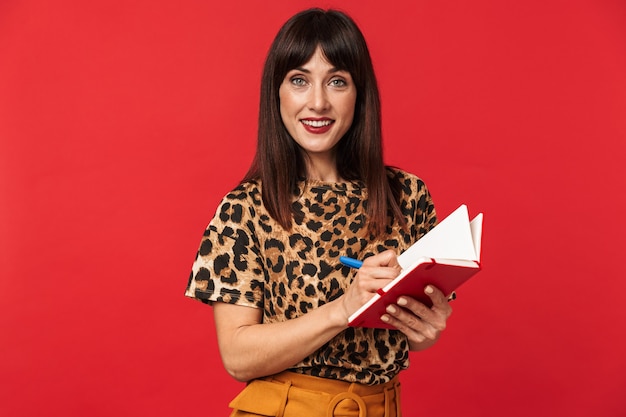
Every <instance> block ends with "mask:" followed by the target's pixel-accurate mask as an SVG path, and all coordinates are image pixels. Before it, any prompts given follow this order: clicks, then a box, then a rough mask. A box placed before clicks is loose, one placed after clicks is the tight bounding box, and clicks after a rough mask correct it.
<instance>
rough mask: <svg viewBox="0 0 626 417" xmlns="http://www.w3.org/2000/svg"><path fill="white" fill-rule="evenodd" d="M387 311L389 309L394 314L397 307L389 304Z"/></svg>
mask: <svg viewBox="0 0 626 417" xmlns="http://www.w3.org/2000/svg"><path fill="white" fill-rule="evenodd" d="M387 311H388V312H389V313H391V314H393V313H395V312H396V311H397V310H396V308H395V307H394V306H392V305H388V306H387Z"/></svg>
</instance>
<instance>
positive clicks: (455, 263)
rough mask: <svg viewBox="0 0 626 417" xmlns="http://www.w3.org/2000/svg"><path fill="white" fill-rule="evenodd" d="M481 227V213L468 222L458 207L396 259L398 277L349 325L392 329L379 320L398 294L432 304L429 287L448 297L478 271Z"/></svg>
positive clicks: (462, 210)
mask: <svg viewBox="0 0 626 417" xmlns="http://www.w3.org/2000/svg"><path fill="white" fill-rule="evenodd" d="M482 225H483V215H482V213H480V214H478V215H477V216H476V217H474V219H473V220H472V221H470V220H469V213H468V210H467V206H466V205H461V206H460V207H459V208H458V209H456V210H455V211H454V212H453V213H452V214H450V215H449V216H448V217H446V218H445V219H444V220H443V221H441V222H440V223H439V224H437V226H435V227H434V228H433V229H431V230H430V231H429V232H428V233H426V234H425V235H424V236H422V238H421V239H420V240H418V241H417V242H415V243H414V244H413V245H412V246H411V247H410V248H408V249H407V250H406V251H404V252H403V253H402V254H401V255H400V256H398V262H399V263H400V266H401V267H402V272H401V273H400V275H398V276H397V277H396V278H395V279H394V280H393V281H391V282H390V283H389V284H387V285H386V286H385V287H384V288H381V289H379V290H378V292H377V293H376V294H375V295H374V296H373V297H372V298H371V299H370V300H369V301H368V302H367V303H366V304H364V305H363V306H362V307H361V308H360V309H359V310H357V311H356V312H355V313H354V314H352V315H351V316H350V318H349V324H350V326H354V327H377V328H392V327H391V326H390V325H388V324H386V323H385V322H383V321H381V320H380V316H382V315H383V314H385V309H386V307H387V306H388V305H389V304H395V303H396V301H397V299H398V297H400V296H401V295H407V296H410V297H413V298H415V299H417V300H419V301H421V302H423V303H424V304H426V305H431V304H432V303H431V301H430V298H429V297H428V296H427V295H426V294H425V293H424V288H425V287H426V285H428V284H432V285H434V286H435V287H437V288H439V289H440V290H441V291H443V293H444V294H446V295H449V294H451V293H452V291H454V290H455V289H457V288H458V287H459V286H460V285H461V284H463V283H464V282H465V281H467V280H468V279H470V278H471V277H472V276H473V275H474V274H476V273H477V272H478V271H480V269H481V265H480V244H481V237H482V236H481V235H482Z"/></svg>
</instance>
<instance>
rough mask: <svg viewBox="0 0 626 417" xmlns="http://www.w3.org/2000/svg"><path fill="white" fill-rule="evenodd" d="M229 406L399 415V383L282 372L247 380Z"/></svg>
mask: <svg viewBox="0 0 626 417" xmlns="http://www.w3.org/2000/svg"><path fill="white" fill-rule="evenodd" d="M230 406H231V407H232V408H233V409H234V410H235V411H234V412H233V414H232V415H233V416H238V415H242V416H243V415H246V416H253V415H259V416H278V417H291V416H302V415H315V416H327V417H333V416H355V417H356V416H359V417H372V416H376V417H378V416H380V417H382V416H385V417H400V416H401V412H400V382H399V380H398V377H395V378H394V379H392V380H391V381H389V382H387V383H384V384H378V385H364V384H359V383H350V382H346V381H340V380H335V379H329V378H319V377H314V376H309V375H302V374H298V373H294V372H289V371H285V372H281V373H279V374H276V375H272V376H268V377H265V378H261V379H258V380H255V381H252V382H250V383H249V384H248V385H247V387H246V388H245V389H244V390H243V391H242V392H241V393H240V394H239V395H238V396H237V397H236V398H235V399H234V400H233V401H232V402H231V404H230ZM238 410H241V411H243V412H245V413H242V414H238V413H237V412H238Z"/></svg>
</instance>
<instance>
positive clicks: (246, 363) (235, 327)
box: [186, 9, 452, 417]
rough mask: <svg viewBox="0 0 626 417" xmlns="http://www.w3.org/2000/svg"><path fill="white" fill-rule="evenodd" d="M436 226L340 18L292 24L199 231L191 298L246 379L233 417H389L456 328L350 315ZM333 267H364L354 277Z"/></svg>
mask: <svg viewBox="0 0 626 417" xmlns="http://www.w3.org/2000/svg"><path fill="white" fill-rule="evenodd" d="M435 223H436V216H435V209H434V207H433V204H432V201H431V198H430V194H429V193H428V191H427V189H426V187H425V185H424V183H423V182H422V181H421V180H420V179H419V178H417V177H415V176H414V175H412V174H409V173H406V172H404V171H402V170H399V169H395V168H390V167H386V166H385V165H384V163H383V157H382V143H381V128H380V104H379V95H378V88H377V85H376V79H375V76H374V70H373V67H372V63H371V60H370V56H369V52H368V49H367V45H366V43H365V40H364V38H363V35H362V34H361V32H360V31H359V29H358V27H357V26H356V25H355V23H354V22H353V21H352V20H351V19H350V18H349V17H348V16H346V15H345V14H343V13H341V12H337V11H332V10H329V11H323V10H320V9H311V10H306V11H304V12H301V13H298V14H297V15H295V16H293V17H292V18H291V19H290V20H289V21H287V23H285V25H284V26H283V27H282V28H281V29H280V31H279V33H278V35H277V36H276V38H275V40H274V42H273V43H272V46H271V48H270V51H269V54H268V57H267V60H266V63H265V67H264V72H263V78H262V84H261V104H260V116H259V130H258V145H257V152H256V156H255V158H254V161H253V163H252V166H251V168H250V170H249V171H248V173H247V175H246V176H245V178H244V179H243V181H242V182H241V184H240V185H239V186H238V187H237V188H235V189H234V190H233V191H232V192H230V193H228V194H227V195H226V196H225V197H224V199H223V200H222V203H221V205H220V206H219V208H218V210H217V212H216V214H215V217H214V218H213V220H212V221H211V223H210V224H209V226H208V228H207V229H206V231H205V233H204V236H203V239H202V242H201V245H200V249H199V251H198V254H197V258H196V261H195V263H194V265H193V269H192V273H191V276H190V279H189V284H188V287H187V291H186V295H187V296H189V297H193V298H196V299H198V300H200V301H203V302H206V303H210V304H212V306H213V309H214V317H215V326H216V329H217V337H218V343H219V348H220V353H221V356H222V360H223V362H224V366H225V367H226V369H227V371H228V372H229V373H230V374H231V375H232V376H233V377H234V378H236V379H237V380H240V381H248V384H247V386H246V388H245V389H244V390H243V391H242V392H241V393H240V394H239V395H238V396H237V397H236V398H235V399H234V400H233V401H232V402H231V407H232V408H233V409H234V411H233V414H232V416H254V415H263V416H279V415H280V416H286V417H289V416H298V417H300V416H317V415H322V416H326V415H342V416H351V415H354V416H364V415H366V414H367V416H370V417H371V416H399V415H400V397H399V382H398V379H397V375H398V373H399V372H400V371H401V370H403V369H405V368H407V367H408V364H409V356H408V352H409V350H422V349H425V348H428V347H430V346H432V345H433V344H434V343H435V342H436V341H437V339H438V337H439V335H440V332H441V331H442V330H443V329H444V328H445V326H446V320H447V318H448V317H449V316H450V314H451V311H452V310H451V308H450V306H449V304H448V300H447V299H446V297H445V296H444V294H443V293H441V292H440V291H439V290H438V289H437V288H434V287H432V286H428V287H426V288H425V289H424V291H425V292H426V294H428V295H429V296H430V298H431V299H432V302H433V306H432V307H431V308H428V307H427V306H425V305H424V304H422V303H419V302H418V301H416V300H414V299H412V298H409V297H400V298H399V299H398V300H397V303H396V304H394V305H391V306H389V308H388V309H387V314H385V315H384V316H383V317H382V319H383V320H384V321H385V322H387V323H389V324H391V325H392V326H393V327H394V328H395V329H394V330H388V329H370V328H354V327H349V326H348V317H349V316H350V315H351V314H352V313H354V312H355V311H356V310H357V309H358V308H359V307H360V306H361V305H363V303H365V302H366V301H367V300H368V299H369V298H370V297H372V295H373V294H374V293H375V292H376V290H377V289H379V288H381V287H383V286H384V285H386V284H387V283H388V282H389V281H390V280H392V279H393V278H394V277H396V276H397V275H398V273H399V271H400V267H399V265H398V262H397V255H398V254H399V253H401V252H402V251H404V250H405V249H407V248H408V247H409V246H410V245H411V244H412V243H414V242H415V241H416V240H417V239H419V238H420V237H421V236H422V235H424V234H425V233H426V232H427V231H428V230H430V229H431V228H432V227H433V226H434V225H435ZM341 255H346V256H350V257H353V258H358V259H361V260H363V261H364V262H363V266H362V267H361V268H360V269H358V270H353V269H349V268H347V267H345V266H342V265H341V264H340V262H339V257H340V256H341Z"/></svg>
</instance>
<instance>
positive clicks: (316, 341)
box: [214, 300, 347, 381]
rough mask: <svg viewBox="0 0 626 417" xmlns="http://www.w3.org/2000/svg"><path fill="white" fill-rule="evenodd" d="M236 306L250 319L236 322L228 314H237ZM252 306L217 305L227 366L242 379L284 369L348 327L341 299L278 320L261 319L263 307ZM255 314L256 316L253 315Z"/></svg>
mask: <svg viewBox="0 0 626 417" xmlns="http://www.w3.org/2000/svg"><path fill="white" fill-rule="evenodd" d="M234 309H237V311H236V313H237V315H238V316H239V317H241V314H239V313H241V312H242V311H243V312H244V313H245V314H246V315H247V317H248V319H247V320H243V321H241V322H238V323H233V322H232V321H231V320H229V317H230V318H232V317H234V314H232V313H233V312H234V311H233V310H234ZM242 309H247V311H245V310H242ZM250 310H253V309H250V308H248V307H241V306H233V305H227V304H223V303H216V304H215V305H214V313H215V317H216V327H217V331H218V341H219V345H220V352H221V355H222V360H223V362H224V366H225V368H226V370H227V371H228V373H229V374H231V375H232V376H233V377H234V378H235V379H237V380H240V381H249V380H251V379H254V378H258V377H262V376H266V375H272V374H275V373H278V372H282V371H284V370H285V369H287V368H289V367H291V366H293V365H295V364H296V363H298V362H300V361H301V360H302V359H304V358H305V357H307V356H308V355H310V354H311V353H313V352H315V351H316V350H317V349H319V348H320V347H321V346H322V345H324V344H325V343H326V342H328V341H329V340H330V339H332V338H333V337H334V336H336V335H337V334H338V333H340V332H341V331H342V330H344V329H346V328H347V319H346V314H345V311H344V310H343V307H342V305H341V302H340V300H336V301H333V302H331V303H327V304H325V305H323V306H321V307H319V308H317V309H314V310H312V311H310V312H309V313H307V314H305V315H303V316H301V317H298V318H296V319H293V320H287V321H284V322H279V323H260V321H261V317H260V314H261V311H260V310H257V311H254V312H251V311H250ZM254 314H256V315H257V316H256V317H254V318H253V316H252V315H254Z"/></svg>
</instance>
